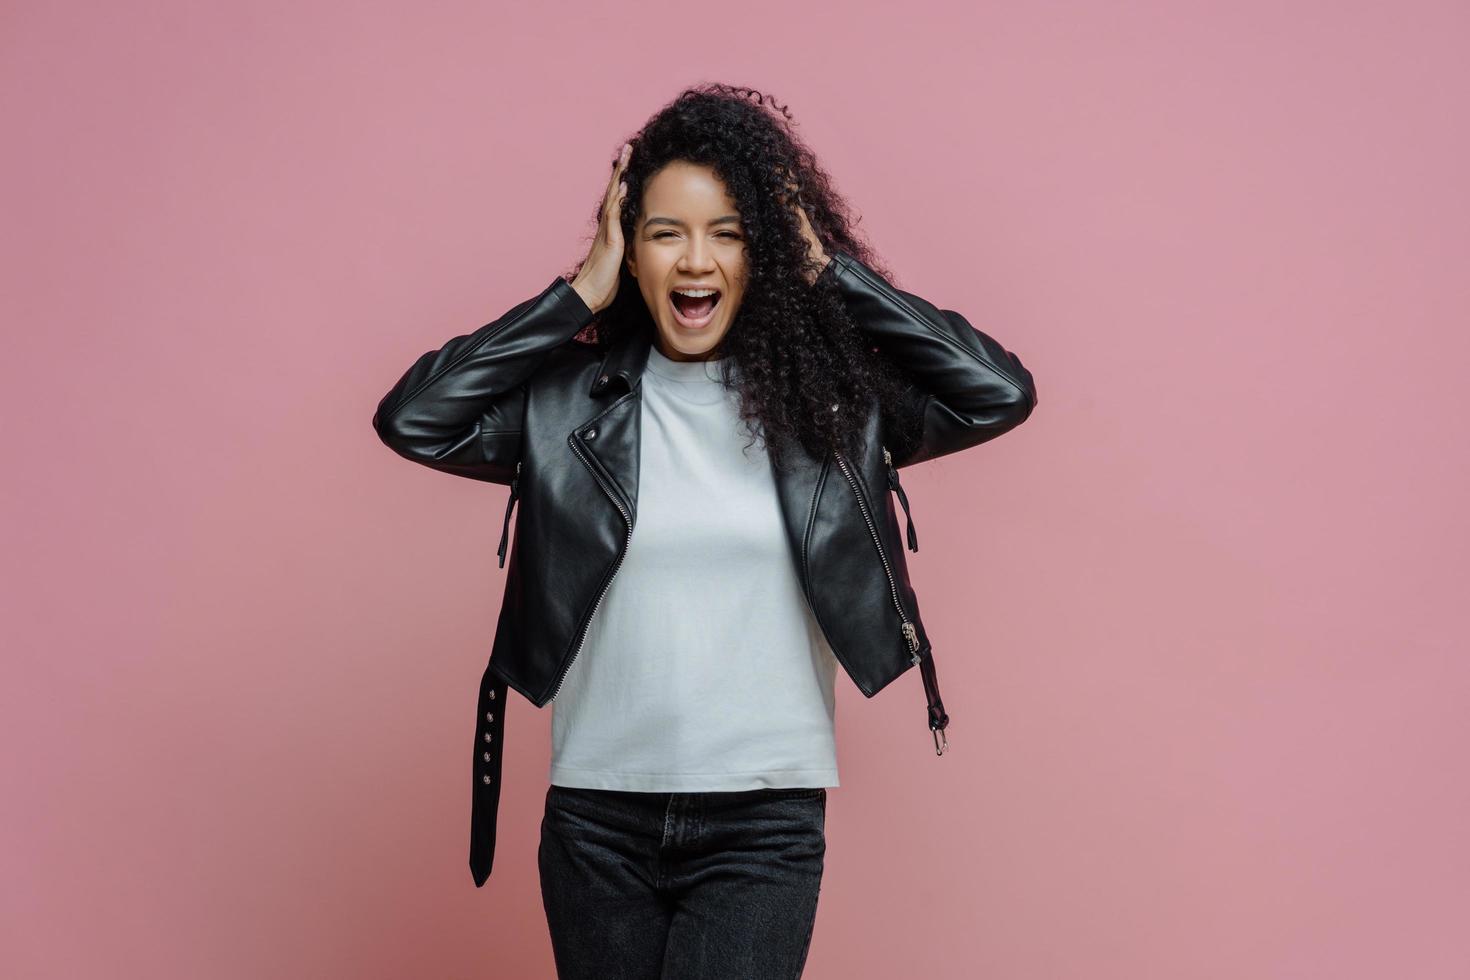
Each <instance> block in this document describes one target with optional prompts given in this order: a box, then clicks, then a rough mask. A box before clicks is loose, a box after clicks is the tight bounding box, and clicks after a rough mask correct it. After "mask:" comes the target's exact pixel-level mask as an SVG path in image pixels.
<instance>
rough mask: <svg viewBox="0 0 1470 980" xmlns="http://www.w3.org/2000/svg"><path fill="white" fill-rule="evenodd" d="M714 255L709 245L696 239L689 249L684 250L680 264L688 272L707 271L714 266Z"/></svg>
mask: <svg viewBox="0 0 1470 980" xmlns="http://www.w3.org/2000/svg"><path fill="white" fill-rule="evenodd" d="M713 254H714V253H713V252H712V251H711V250H710V247H709V246H708V245H707V244H705V243H704V242H702V241H701V240H699V239H694V240H693V241H691V242H690V243H689V247H688V248H687V249H685V250H684V256H683V259H682V260H681V263H680V264H681V265H682V266H683V268H685V269H688V270H696V269H707V268H709V267H710V266H711V265H712V264H713V262H712V261H711V260H712V257H713Z"/></svg>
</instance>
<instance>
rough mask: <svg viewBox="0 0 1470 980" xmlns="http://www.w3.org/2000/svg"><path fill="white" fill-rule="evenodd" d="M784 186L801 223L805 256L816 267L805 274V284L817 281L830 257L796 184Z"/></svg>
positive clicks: (792, 208)
mask: <svg viewBox="0 0 1470 980" xmlns="http://www.w3.org/2000/svg"><path fill="white" fill-rule="evenodd" d="M786 187H787V190H788V191H790V197H789V198H788V203H789V204H790V206H791V210H793V211H795V212H796V219H797V221H799V222H800V223H801V237H802V238H804V239H806V244H807V258H808V259H809V260H810V261H811V262H812V263H813V264H814V265H815V267H816V269H817V271H816V272H815V273H808V274H807V277H806V279H807V285H811V284H813V283H815V282H816V281H817V277H818V276H820V275H821V274H822V270H823V269H825V268H827V263H829V262H831V261H832V259H831V256H829V255H828V254H827V251H826V249H824V248H822V240H821V239H820V238H818V237H817V232H816V230H815V229H814V228H812V222H811V219H810V218H809V217H807V213H806V208H805V207H803V206H802V204H801V194H800V192H799V191H798V190H797V189H796V185H794V184H787V185H786Z"/></svg>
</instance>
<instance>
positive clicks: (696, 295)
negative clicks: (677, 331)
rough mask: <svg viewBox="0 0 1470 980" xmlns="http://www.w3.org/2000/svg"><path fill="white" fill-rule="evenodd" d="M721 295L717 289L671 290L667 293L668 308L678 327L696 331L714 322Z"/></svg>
mask: <svg viewBox="0 0 1470 980" xmlns="http://www.w3.org/2000/svg"><path fill="white" fill-rule="evenodd" d="M723 295H724V294H723V293H721V292H720V291H719V290H718V289H673V290H670V291H669V308H670V309H672V310H673V311H674V320H675V321H677V322H678V324H679V326H681V327H685V328H686V329H689V330H698V329H700V328H701V327H707V326H709V325H710V322H711V321H712V320H714V318H715V307H717V306H719V305H720V298H721V297H722V296H723Z"/></svg>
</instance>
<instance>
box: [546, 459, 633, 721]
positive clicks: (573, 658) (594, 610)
mask: <svg viewBox="0 0 1470 980" xmlns="http://www.w3.org/2000/svg"><path fill="white" fill-rule="evenodd" d="M568 442H569V444H570V445H571V447H572V452H574V453H576V454H577V458H578V459H580V460H581V461H582V463H583V465H584V466H586V467H587V470H588V472H590V473H591V474H592V478H593V479H594V480H596V481H597V485H598V486H599V487H601V488H602V492H603V493H605V494H607V498H608V499H609V500H611V501H612V502H613V506H614V507H616V508H617V509H618V513H619V514H622V515H623V523H624V524H626V525H627V527H628V536H627V537H626V538H624V539H623V550H622V551H620V552H618V560H617V562H616V563H615V564H614V565H613V568H612V571H611V572H609V573H608V576H607V581H606V582H604V583H603V584H602V591H601V592H599V593H598V594H597V601H596V602H594V603H593V604H592V612H591V613H589V614H588V616H587V619H586V620H585V621H584V622H583V623H582V635H581V636H579V637H578V638H577V649H576V650H575V651H573V653H572V655H571V657H570V658H569V659H568V660H567V665H566V666H565V667H563V668H562V671H561V676H560V677H558V678H557V679H556V690H554V691H552V692H551V697H549V698H547V699H546V701H547V703H548V704H549V703H551V702H552V701H555V700H556V696H557V695H558V694H560V693H561V686H562V684H564V683H565V682H566V679H567V674H568V673H570V672H571V669H572V663H573V662H574V661H576V659H577V656H578V654H580V653H581V652H582V645H583V644H584V643H586V642H587V631H588V628H589V627H590V626H591V625H592V617H593V616H595V615H597V607H598V606H600V605H602V597H603V596H605V595H607V590H608V589H609V588H611V586H612V580H613V576H614V575H616V574H617V573H618V569H619V568H620V567H622V564H623V556H624V555H626V554H627V553H628V545H629V544H630V543H632V541H633V519H632V518H631V517H629V516H628V512H627V511H626V510H624V509H623V504H622V502H621V501H620V500H618V497H617V494H615V493H613V492H612V490H611V488H609V487H608V485H607V484H606V483H604V482H603V480H602V476H601V475H600V474H599V473H598V472H597V470H596V469H595V468H593V466H592V464H591V463H588V462H587V457H586V456H584V455H582V450H581V449H578V448H577V439H576V436H573V437H572V438H571V439H569V440H568Z"/></svg>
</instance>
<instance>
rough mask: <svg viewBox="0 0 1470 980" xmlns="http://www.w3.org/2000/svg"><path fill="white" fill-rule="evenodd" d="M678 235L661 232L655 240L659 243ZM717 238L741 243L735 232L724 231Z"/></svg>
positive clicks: (655, 236) (670, 232)
mask: <svg viewBox="0 0 1470 980" xmlns="http://www.w3.org/2000/svg"><path fill="white" fill-rule="evenodd" d="M676 235H677V233H676V232H672V231H661V232H659V233H658V234H656V235H654V236H653V240H654V241H658V240H659V239H660V238H669V237H674V236H676ZM715 237H716V238H733V239H735V240H737V241H739V239H740V236H739V235H738V234H736V233H735V232H733V231H722V232H720V233H719V234H717V235H716V236H715Z"/></svg>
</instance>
